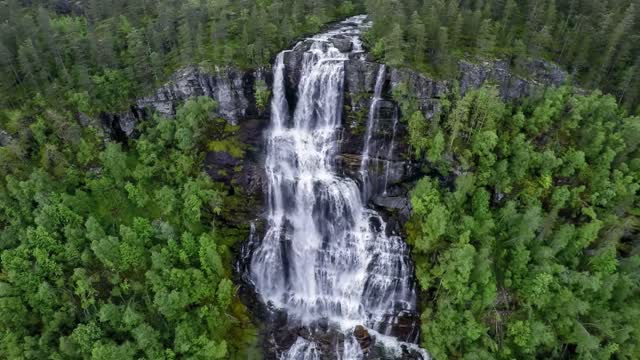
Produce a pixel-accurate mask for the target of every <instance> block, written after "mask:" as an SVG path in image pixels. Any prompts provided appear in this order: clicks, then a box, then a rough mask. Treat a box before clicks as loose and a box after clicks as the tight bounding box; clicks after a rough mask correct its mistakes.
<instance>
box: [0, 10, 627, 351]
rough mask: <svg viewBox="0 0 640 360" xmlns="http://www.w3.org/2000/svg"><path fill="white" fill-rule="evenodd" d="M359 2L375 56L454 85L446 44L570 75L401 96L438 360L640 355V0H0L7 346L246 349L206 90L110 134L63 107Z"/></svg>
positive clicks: (219, 60) (302, 29)
mask: <svg viewBox="0 0 640 360" xmlns="http://www.w3.org/2000/svg"><path fill="white" fill-rule="evenodd" d="M363 13H366V14H368V16H369V17H370V19H371V20H372V21H373V26H372V27H371V29H369V30H368V31H367V32H366V33H365V34H364V36H365V44H366V46H367V48H368V49H369V50H370V51H371V53H372V55H373V56H374V57H375V58H376V60H378V61H380V62H383V63H385V64H388V65H389V66H393V67H397V68H410V69H415V70H416V71H419V72H420V73H422V74H425V75H426V76H430V77H433V78H438V79H449V78H452V77H454V76H455V74H456V72H457V62H458V61H459V60H462V59H465V60H469V61H481V60H482V59H495V58H500V59H507V60H508V61H509V63H510V64H512V65H513V67H514V68H515V69H519V68H518V66H519V64H521V63H522V62H523V61H525V60H526V59H530V58H536V59H538V58H539V59H544V60H546V61H551V62H554V63H557V64H559V65H561V66H562V67H563V68H564V69H565V70H567V72H568V73H569V75H570V77H571V82H570V84H568V85H566V86H563V87H561V88H558V89H549V90H546V91H545V92H544V93H541V94H538V95H536V96H532V97H530V98H526V99H521V100H520V101H517V102H512V103H511V102H505V101H504V100H503V99H501V98H500V97H499V95H498V92H497V89H496V88H495V86H492V85H486V86H484V87H482V88H480V89H477V90H474V91H470V92H468V93H467V94H465V95H464V96H460V95H458V94H457V93H456V92H454V93H453V94H451V96H449V97H447V98H446V99H441V107H440V108H439V109H438V111H437V112H436V114H435V115H434V118H433V119H431V120H427V119H426V118H425V115H424V113H423V112H422V111H420V109H419V107H418V105H417V101H416V99H415V97H414V96H413V94H412V93H411V92H410V91H409V90H407V88H400V89H399V90H398V91H396V92H394V94H393V95H394V99H395V100H396V101H397V103H398V104H399V105H400V108H401V114H402V116H401V121H402V122H403V123H404V124H406V126H407V127H408V129H409V143H410V145H411V151H412V154H411V157H412V158H411V159H412V161H415V162H419V163H421V164H423V173H424V176H422V177H421V178H420V179H418V180H417V182H416V183H415V186H414V188H413V189H412V191H411V193H410V201H411V206H412V213H411V216H410V220H409V221H408V223H407V224H406V226H405V231H406V234H407V242H408V244H409V245H410V248H411V253H412V259H413V261H414V263H415V266H416V278H417V279H418V283H419V285H420V289H421V290H420V300H421V302H420V309H421V337H420V344H421V345H422V346H423V347H424V348H425V349H427V351H428V352H429V354H430V355H431V356H433V358H434V359H446V358H450V359H463V358H464V359H529V358H531V359H533V358H549V359H574V358H579V359H638V358H640V341H639V340H638V339H640V210H639V209H640V195H639V191H640V117H638V116H637V114H638V110H640V2H638V1H636V0H604V1H596V0H541V1H533V0H529V1H527V0H484V1H483V0H474V1H471V0H461V1H445V0H393V1H389V0H365V1H360V0H354V1H340V0H292V1H286V0H240V1H230V0H194V1H178V0H158V1H152V2H150V1H144V0H82V1H77V2H74V1H67V0H32V1H22V0H1V1H0V95H1V96H0V254H1V255H0V358H1V359H5V358H6V359H45V358H49V359H104V360H106V359H143V358H144V359H178V358H184V359H256V358H260V349H259V331H260V329H259V328H258V326H256V324H255V323H254V321H252V319H251V317H250V314H249V311H248V309H247V308H246V307H245V305H243V303H242V302H241V301H240V299H239V296H238V294H237V287H236V285H235V284H234V275H233V272H234V270H233V264H234V261H235V259H236V257H237V256H238V254H237V249H238V248H239V243H240V242H241V241H243V240H244V239H245V238H246V236H247V232H248V228H242V229H238V228H236V227H230V226H226V223H228V222H230V219H233V218H234V216H235V214H234V211H236V209H237V208H238V207H240V206H242V205H239V204H242V203H246V199H243V198H242V194H240V193H238V192H237V191H234V189H233V188H232V187H230V186H228V185H225V184H221V183H218V182H215V181H213V180H212V179H211V178H210V177H209V176H208V175H207V174H206V173H205V172H204V171H203V166H204V165H203V163H204V158H205V153H206V151H207V149H211V148H212V147H216V146H217V145H219V144H214V143H212V142H211V139H212V138H213V137H215V136H217V135H216V134H219V133H220V132H221V131H222V132H223V133H225V135H224V136H233V135H234V131H235V128H234V127H233V126H229V125H223V124H225V122H224V121H223V120H222V119H218V118H217V116H216V115H215V109H216V106H217V104H216V103H215V102H214V101H213V100H211V99H210V98H206V97H198V98H193V99H190V100H188V101H186V102H184V103H183V104H181V105H180V107H179V108H178V110H177V114H176V117H175V119H166V118H162V117H160V116H157V115H153V116H151V117H150V118H149V119H147V120H146V121H144V122H142V123H141V124H140V125H139V126H140V127H139V128H138V129H137V130H138V133H139V136H138V137H137V138H135V139H130V140H128V141H125V142H118V141H115V140H113V139H109V138H108V136H107V135H106V134H105V133H104V132H103V130H102V129H101V128H100V126H99V124H96V123H90V124H88V125H87V124H81V122H80V121H78V118H79V115H80V114H82V115H83V116H84V115H86V116H89V117H96V116H98V115H99V114H101V113H104V112H118V111H122V110H123V109H126V108H127V107H128V106H129V105H130V104H131V103H132V102H133V101H134V100H135V99H136V98H137V97H139V96H141V95H144V94H146V93H148V92H149V91H150V90H152V89H154V88H156V87H157V86H159V85H160V84H163V83H164V82H166V81H167V79H168V78H169V77H170V76H171V74H172V73H173V72H175V71H176V70H177V69H179V68H181V67H183V66H185V65H189V64H197V65H199V66H201V67H203V68H206V69H211V70H214V69H217V68H220V67H225V66H234V67H236V68H242V69H254V68H259V67H269V66H271V64H272V63H273V60H274V57H275V55H276V54H277V53H278V52H279V51H281V50H283V49H286V48H289V47H290V45H292V44H293V43H295V41H296V40H297V39H300V38H301V37H303V36H306V35H310V34H314V33H316V32H318V31H320V30H321V29H322V28H323V27H324V26H325V25H327V24H330V23H332V22H335V21H337V20H340V19H343V18H346V17H348V16H351V15H356V14H363ZM262 95H263V96H262V97H261V98H260V99H259V100H260V102H261V104H260V106H261V107H264V106H266V105H265V104H267V102H268V97H269V94H262ZM221 129H222V130H221ZM227 145H229V144H228V143H225V146H227ZM236 145H237V144H235V142H234V143H233V145H232V146H233V147H235V146H236ZM227 147H228V146H227ZM234 150H235V151H234V153H236V155H237V157H241V156H242V155H243V151H242V149H239V148H236V149H234ZM247 227H248V224H247Z"/></svg>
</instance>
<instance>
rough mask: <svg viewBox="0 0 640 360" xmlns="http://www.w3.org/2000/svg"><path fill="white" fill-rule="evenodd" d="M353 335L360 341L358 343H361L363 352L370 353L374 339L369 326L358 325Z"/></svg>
mask: <svg viewBox="0 0 640 360" xmlns="http://www.w3.org/2000/svg"><path fill="white" fill-rule="evenodd" d="M353 336H354V337H355V338H356V340H357V341H358V344H360V348H361V349H362V352H363V353H365V354H367V353H369V350H370V348H371V345H372V344H373V339H372V338H371V335H369V331H368V330H367V328H365V327H364V326H362V325H357V326H356V327H355V329H354V330H353Z"/></svg>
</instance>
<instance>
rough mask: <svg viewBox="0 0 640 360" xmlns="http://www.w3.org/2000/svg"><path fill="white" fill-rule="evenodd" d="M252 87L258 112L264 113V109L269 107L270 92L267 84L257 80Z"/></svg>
mask: <svg viewBox="0 0 640 360" xmlns="http://www.w3.org/2000/svg"><path fill="white" fill-rule="evenodd" d="M254 87H255V89H254V92H255V94H256V106H257V107H258V110H260V111H265V109H266V108H267V106H268V105H269V99H270V98H271V91H270V90H269V88H268V87H267V84H266V83H265V82H264V80H257V81H256V83H255V85H254Z"/></svg>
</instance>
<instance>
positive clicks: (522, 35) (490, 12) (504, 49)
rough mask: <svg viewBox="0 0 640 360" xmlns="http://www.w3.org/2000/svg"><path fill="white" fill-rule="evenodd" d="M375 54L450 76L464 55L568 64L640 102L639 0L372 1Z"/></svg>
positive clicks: (587, 80)
mask: <svg viewBox="0 0 640 360" xmlns="http://www.w3.org/2000/svg"><path fill="white" fill-rule="evenodd" d="M367 11H368V13H369V14H370V16H371V17H372V19H373V20H374V27H373V31H372V34H371V35H372V36H371V38H372V40H371V42H372V43H373V44H374V49H373V50H374V52H375V53H376V54H377V55H378V56H380V57H381V58H384V60H385V61H386V62H387V63H390V64H393V65H409V66H412V67H416V68H418V69H421V70H423V71H425V72H428V73H430V74H432V75H434V76H442V77H450V76H451V75H452V74H454V73H455V69H456V61H457V60H459V59H461V58H470V59H473V58H495V57H497V58H501V59H508V60H510V61H511V62H512V63H513V64H514V65H516V66H517V65H518V64H519V62H520V61H521V60H523V59H526V58H527V57H533V58H544V59H547V60H550V61H554V62H557V63H559V64H561V65H563V66H564V67H565V68H566V69H567V70H568V72H569V73H570V74H571V75H572V76H573V78H574V80H575V81H576V82H577V83H578V84H580V85H581V86H582V87H586V88H589V89H601V90H602V91H604V92H607V93H611V94H613V95H614V96H615V97H616V99H617V100H618V102H620V103H622V104H624V105H625V106H626V107H627V108H628V109H631V110H637V107H638V105H639V104H640V2H639V1H637V0H539V1H538V0H529V1H527V0H461V1H446V0H422V1H420V0H401V1H387V0H368V6H367Z"/></svg>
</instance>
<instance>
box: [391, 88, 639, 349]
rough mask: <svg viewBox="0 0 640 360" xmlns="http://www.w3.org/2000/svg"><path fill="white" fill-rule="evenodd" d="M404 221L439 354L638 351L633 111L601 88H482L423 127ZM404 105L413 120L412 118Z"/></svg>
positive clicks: (447, 105) (429, 337)
mask: <svg viewBox="0 0 640 360" xmlns="http://www.w3.org/2000/svg"><path fill="white" fill-rule="evenodd" d="M406 95H407V94H405V97H404V98H403V99H402V102H401V103H402V104H403V112H404V113H405V114H407V116H406V118H408V123H409V127H410V130H411V143H412V145H413V147H414V149H415V152H416V156H417V157H418V158H420V159H424V160H425V161H427V162H428V163H429V165H428V166H427V167H426V171H428V172H429V173H430V175H429V176H427V177H425V178H423V179H422V180H420V181H419V182H418V183H417V185H416V187H415V189H414V190H413V192H412V194H411V203H412V205H413V215H412V218H411V220H410V222H409V224H408V225H407V230H408V233H409V242H410V244H411V245H412V247H413V254H414V259H415V263H416V267H417V277H418V280H419V282H420V285H421V287H422V289H423V290H424V296H423V299H424V304H423V305H424V308H425V311H424V313H423V314H422V330H423V334H422V339H423V345H424V346H425V348H427V349H428V350H429V351H430V352H431V353H432V354H433V355H434V356H435V358H437V359H445V358H451V359H457V358H465V359H493V358H501V359H513V358H517V359H524V358H565V359H569V358H580V359H609V358H618V359H636V358H638V357H640V343H638V338H640V247H639V244H638V240H637V239H638V236H639V235H640V211H638V207H639V205H640V197H639V196H638V189H640V147H639V145H640V119H639V118H637V117H630V116H628V115H626V114H625V112H624V111H623V110H622V109H621V108H620V107H619V106H618V105H617V104H616V101H615V99H614V98H613V97H611V96H602V95H601V94H599V93H597V92H596V93H594V94H592V95H576V94H574V93H573V92H572V89H570V88H562V89H556V90H548V91H547V92H546V93H545V94H544V96H543V97H541V98H539V99H530V100H529V103H528V104H526V105H522V106H509V105H506V104H504V103H502V102H501V100H500V99H499V97H498V95H497V92H496V90H495V89H492V88H483V89H480V90H476V91H471V92H469V93H468V94H467V95H466V96H465V97H464V98H462V99H455V98H454V99H449V100H448V101H444V102H443V108H442V111H441V112H440V114H439V116H436V118H435V119H434V120H433V121H431V122H428V121H426V120H425V119H424V118H423V117H422V114H421V112H419V111H416V109H415V107H414V104H415V102H412V101H411V99H410V95H409V98H407V96H406ZM410 114H412V115H411V116H408V115H410Z"/></svg>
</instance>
